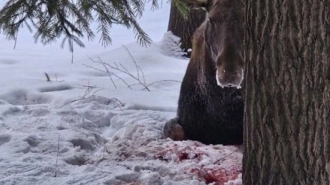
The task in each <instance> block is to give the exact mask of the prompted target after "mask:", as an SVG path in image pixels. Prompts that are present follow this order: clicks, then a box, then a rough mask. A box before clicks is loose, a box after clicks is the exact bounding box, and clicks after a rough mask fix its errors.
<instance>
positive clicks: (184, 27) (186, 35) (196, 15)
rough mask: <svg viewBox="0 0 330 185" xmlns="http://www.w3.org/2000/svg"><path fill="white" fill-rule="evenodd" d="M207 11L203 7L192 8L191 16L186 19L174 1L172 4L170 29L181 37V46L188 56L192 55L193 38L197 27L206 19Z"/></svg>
mask: <svg viewBox="0 0 330 185" xmlns="http://www.w3.org/2000/svg"><path fill="white" fill-rule="evenodd" d="M205 15H206V12H205V11H204V10H202V9H198V10H196V9H191V11H190V13H189V18H188V19H187V20H185V19H184V18H183V17H182V15H181V14H180V12H179V10H178V9H177V8H176V6H175V5H174V3H172V4H171V12H170V19H169V23H168V29H167V30H168V31H172V33H173V34H174V35H176V36H178V37H180V38H181V48H182V50H183V51H185V52H187V56H188V57H190V51H189V49H191V47H192V44H191V39H192V36H193V33H194V32H195V30H196V28H198V27H199V26H200V25H201V23H202V22H203V21H204V20H205Z"/></svg>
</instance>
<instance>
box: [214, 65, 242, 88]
mask: <svg viewBox="0 0 330 185" xmlns="http://www.w3.org/2000/svg"><path fill="white" fill-rule="evenodd" d="M215 76H216V81H217V85H218V86H220V87H221V88H225V87H232V88H235V87H236V88H237V89H241V88H242V86H241V84H242V82H243V79H244V70H243V69H242V71H241V72H238V73H236V74H235V75H233V74H229V73H226V72H225V71H223V72H222V73H221V74H220V75H219V71H218V70H217V71H216V75H215Z"/></svg>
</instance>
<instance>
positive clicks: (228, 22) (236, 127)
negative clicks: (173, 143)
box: [164, 0, 244, 145]
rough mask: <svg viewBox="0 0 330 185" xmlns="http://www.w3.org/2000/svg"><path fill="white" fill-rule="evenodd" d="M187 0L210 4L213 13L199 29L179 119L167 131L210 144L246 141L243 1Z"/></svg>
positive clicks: (172, 135)
mask: <svg viewBox="0 0 330 185" xmlns="http://www.w3.org/2000/svg"><path fill="white" fill-rule="evenodd" d="M185 1H186V2H188V4H189V5H191V6H194V7H202V8H204V9H205V10H206V11H207V16H206V20H205V21H204V22H203V23H202V25H201V26H200V27H199V28H198V29H197V30H196V31H195V33H194V36H193V40H192V41H193V48H192V49H193V50H192V54H191V58H190V62H189V64H188V67H187V70H186V73H185V76H184V78H183V82H182V85H181V90H180V96H179V103H178V111H177V117H176V118H174V119H171V120H169V121H168V122H167V123H166V124H165V127H164V134H165V136H166V137H170V138H172V139H173V140H184V139H191V140H197V141H200V142H202V143H204V144H224V145H236V144H242V142H243V111H244V102H243V98H242V90H241V88H240V85H241V83H242V80H243V76H244V75H243V73H244V61H243V57H242V43H243V18H244V15H243V11H244V10H243V9H244V5H243V4H242V2H241V0H185Z"/></svg>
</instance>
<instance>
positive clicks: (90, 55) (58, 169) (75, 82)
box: [0, 1, 242, 185]
mask: <svg viewBox="0 0 330 185" xmlns="http://www.w3.org/2000/svg"><path fill="white" fill-rule="evenodd" d="M3 3H4V1H1V2H0V5H1V6H2V5H3ZM169 9H170V4H168V3H166V2H163V4H162V8H161V9H159V10H155V11H151V10H149V9H148V7H147V9H146V12H145V14H144V16H143V17H142V18H141V19H140V20H139V23H140V24H141V26H142V28H143V29H144V30H145V31H146V32H147V33H148V34H149V35H150V37H151V38H152V39H153V41H154V43H153V44H152V45H151V46H150V47H148V48H145V47H141V46H139V45H138V44H137V43H136V42H135V39H134V33H133V31H132V30H126V28H123V27H120V26H115V27H113V28H112V29H111V36H112V38H113V45H111V46H109V47H107V48H103V47H102V46H101V44H100V43H99V42H98V38H96V39H95V40H94V41H92V42H88V41H87V40H84V42H85V44H86V48H78V47H76V48H75V51H74V62H73V63H71V53H70V52H69V51H68V48H63V49H61V48H60V44H59V43H60V41H59V42H58V43H54V44H52V45H47V46H43V45H41V44H38V43H34V41H33V38H32V34H30V33H29V32H28V31H27V30H22V31H21V32H19V37H18V42H17V45H16V48H15V49H14V48H13V47H14V42H13V41H8V40H6V38H5V36H4V35H0V77H1V78H0V87H1V91H0V185H66V184H72V185H73V184H74V185H76V184H77V185H78V184H79V185H85V184H86V185H97V184H105V185H124V184H130V185H204V184H216V185H222V184H226V185H230V184H233V185H234V184H236V185H239V184H241V168H242V164H241V160H242V153H241V152H240V151H239V150H238V148H237V147H235V146H226V147H225V146H222V145H203V144H201V143H199V142H197V141H182V142H177V141H172V140H170V139H166V138H164V136H163V133H162V129H163V126H164V123H165V122H166V121H167V120H169V119H170V118H173V117H174V116H175V112H176V108H177V100H178V95H179V90H180V84H181V80H182V78H183V75H184V72H185V69H186V66H187V63H188V60H187V59H178V58H175V57H173V56H168V55H165V53H171V52H169V50H168V44H169V43H168V40H166V39H163V36H164V34H165V32H166V29H167V22H168V17H169ZM47 77H48V79H47Z"/></svg>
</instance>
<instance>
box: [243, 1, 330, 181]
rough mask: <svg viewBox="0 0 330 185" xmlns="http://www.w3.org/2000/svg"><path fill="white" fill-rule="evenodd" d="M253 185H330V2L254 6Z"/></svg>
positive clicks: (249, 70)
mask: <svg viewBox="0 0 330 185" xmlns="http://www.w3.org/2000/svg"><path fill="white" fill-rule="evenodd" d="M245 6H246V7H245V8H246V21H245V22H246V28H247V31H246V33H245V59H246V66H245V70H246V73H245V88H246V89H245V113H244V117H245V123H244V158H243V182H244V184H246V185H266V184H267V185H329V184H330V173H329V165H330V163H329V162H330V161H329V154H330V148H329V147H330V145H329V139H330V137H329V136H330V133H329V129H330V128H329V127H330V0H287V1H278V0H246V4H245Z"/></svg>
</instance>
